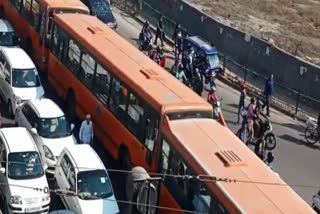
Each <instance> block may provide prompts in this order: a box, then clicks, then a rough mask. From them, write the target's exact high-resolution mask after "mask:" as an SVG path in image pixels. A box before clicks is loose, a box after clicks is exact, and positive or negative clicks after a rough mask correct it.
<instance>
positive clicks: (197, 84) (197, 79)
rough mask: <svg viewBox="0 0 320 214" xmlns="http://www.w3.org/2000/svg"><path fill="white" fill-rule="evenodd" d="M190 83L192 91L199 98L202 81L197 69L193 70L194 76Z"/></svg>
mask: <svg viewBox="0 0 320 214" xmlns="http://www.w3.org/2000/svg"><path fill="white" fill-rule="evenodd" d="M192 82H193V84H192V87H193V90H194V91H195V92H196V93H197V94H199V96H201V95H202V91H203V79H202V75H201V74H200V71H199V69H198V68H196V69H195V75H194V79H193V81H192Z"/></svg>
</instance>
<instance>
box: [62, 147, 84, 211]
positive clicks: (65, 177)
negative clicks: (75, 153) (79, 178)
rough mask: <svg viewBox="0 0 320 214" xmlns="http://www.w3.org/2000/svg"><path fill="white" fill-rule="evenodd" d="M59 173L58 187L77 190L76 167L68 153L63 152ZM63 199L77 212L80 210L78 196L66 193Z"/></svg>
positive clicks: (64, 189) (63, 189) (65, 189)
mask: <svg viewBox="0 0 320 214" xmlns="http://www.w3.org/2000/svg"><path fill="white" fill-rule="evenodd" d="M57 167H58V174H57V175H56V180H57V185H58V188H59V189H61V190H62V191H74V192H76V179H75V178H76V177H75V168H74V167H73V164H72V162H71V160H70V158H69V156H68V154H67V153H64V154H63V157H62V159H61V161H60V163H59V165H58V166H57ZM62 197H63V198H62V200H63V201H64V203H65V205H66V206H67V207H68V208H69V209H70V210H73V211H76V212H77V213H81V212H80V208H79V205H78V203H77V198H78V197H77V196H72V195H70V194H64V195H63V196H62Z"/></svg>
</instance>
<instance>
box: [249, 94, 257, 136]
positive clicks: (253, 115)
mask: <svg viewBox="0 0 320 214" xmlns="http://www.w3.org/2000/svg"><path fill="white" fill-rule="evenodd" d="M256 118H257V115H256V99H255V98H254V97H252V98H251V99H250V104H249V106H248V129H249V130H248V131H249V136H248V137H249V141H250V140H251V139H252V138H253V136H254V129H253V122H254V120H255V119H256Z"/></svg>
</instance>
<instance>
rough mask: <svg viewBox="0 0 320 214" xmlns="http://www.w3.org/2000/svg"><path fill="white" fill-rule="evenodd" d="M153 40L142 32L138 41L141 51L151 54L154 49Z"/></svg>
mask: <svg viewBox="0 0 320 214" xmlns="http://www.w3.org/2000/svg"><path fill="white" fill-rule="evenodd" d="M151 39H152V36H151V35H147V36H145V35H144V34H143V33H142V32H140V35H139V39H138V47H139V50H141V51H146V52H149V51H150V50H151V49H152V45H151Z"/></svg>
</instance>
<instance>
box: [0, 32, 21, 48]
mask: <svg viewBox="0 0 320 214" xmlns="http://www.w3.org/2000/svg"><path fill="white" fill-rule="evenodd" d="M0 45H1V46H6V47H10V46H17V40H16V36H15V33H14V32H0Z"/></svg>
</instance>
